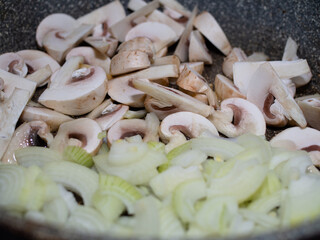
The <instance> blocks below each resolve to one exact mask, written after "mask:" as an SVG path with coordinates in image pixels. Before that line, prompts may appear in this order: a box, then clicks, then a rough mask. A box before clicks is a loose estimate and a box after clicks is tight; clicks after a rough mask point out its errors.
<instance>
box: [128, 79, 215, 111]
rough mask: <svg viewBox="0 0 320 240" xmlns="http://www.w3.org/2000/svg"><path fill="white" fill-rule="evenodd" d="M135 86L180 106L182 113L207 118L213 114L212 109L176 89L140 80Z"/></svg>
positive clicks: (137, 80) (135, 81)
mask: <svg viewBox="0 0 320 240" xmlns="http://www.w3.org/2000/svg"><path fill="white" fill-rule="evenodd" d="M132 83H133V86H134V87H135V88H137V89H138V90H140V91H143V92H145V93H146V94H148V95H150V96H152V97H154V98H156V99H158V100H160V101H164V102H166V103H170V104H172V105H176V106H179V108H180V109H181V110H182V111H190V112H194V113H198V114H200V115H203V116H205V117H207V116H208V115H209V114H210V112H211V107H210V106H208V105H206V104H204V103H202V102H200V101H199V100H197V99H194V98H192V97H190V96H189V95H187V94H185V93H183V92H181V91H179V90H176V89H174V88H169V87H165V86H162V85H159V84H157V83H151V82H146V81H142V80H139V79H136V80H133V81H132Z"/></svg>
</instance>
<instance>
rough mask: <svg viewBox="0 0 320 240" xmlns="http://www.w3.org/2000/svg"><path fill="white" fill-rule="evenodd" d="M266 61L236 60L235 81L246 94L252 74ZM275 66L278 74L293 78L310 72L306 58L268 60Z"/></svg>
mask: <svg viewBox="0 0 320 240" xmlns="http://www.w3.org/2000/svg"><path fill="white" fill-rule="evenodd" d="M264 63H266V62H236V63H234V65H233V81H234V84H235V85H236V86H237V87H238V88H239V90H240V92H242V93H243V94H244V95H246V94H247V88H248V85H249V81H250V79H251V78H252V75H253V74H254V73H255V72H256V71H257V69H258V68H259V67H260V65H261V64H264ZM268 63H270V64H271V66H272V67H273V68H274V70H275V72H276V73H277V75H278V76H279V77H280V78H281V79H283V78H292V77H295V76H300V75H302V74H305V73H308V72H310V68H309V65H308V63H307V61H306V60H304V59H300V60H296V61H268Z"/></svg>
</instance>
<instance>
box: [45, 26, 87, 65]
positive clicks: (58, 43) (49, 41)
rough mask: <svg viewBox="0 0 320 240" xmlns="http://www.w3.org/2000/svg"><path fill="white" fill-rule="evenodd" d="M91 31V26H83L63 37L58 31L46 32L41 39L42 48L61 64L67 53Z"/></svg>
mask: <svg viewBox="0 0 320 240" xmlns="http://www.w3.org/2000/svg"><path fill="white" fill-rule="evenodd" d="M92 29H93V25H85V24H83V25H80V26H79V27H77V28H75V29H73V30H72V31H71V32H70V33H68V34H65V35H63V36H62V35H60V34H59V32H58V31H51V32H48V33H47V34H46V35H45V36H44V38H43V46H44V48H45V49H46V51H47V52H48V54H49V55H50V56H51V57H53V58H54V59H55V60H57V61H58V62H62V60H63V59H64V58H65V56H66V54H67V52H68V51H69V50H70V49H71V48H73V47H74V46H76V45H78V44H79V43H80V42H81V41H82V40H83V39H84V38H86V37H87V36H88V35H89V34H90V33H91V31H92Z"/></svg>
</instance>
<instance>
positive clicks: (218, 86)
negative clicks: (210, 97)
mask: <svg viewBox="0 0 320 240" xmlns="http://www.w3.org/2000/svg"><path fill="white" fill-rule="evenodd" d="M214 90H215V93H216V94H217V96H218V98H219V99H221V100H224V99H227V98H243V99H246V96H245V95H243V94H242V93H241V92H240V91H239V89H238V88H237V87H236V86H235V85H234V84H233V82H232V81H231V80H230V79H229V78H227V77H225V76H223V75H221V74H217V75H216V78H215V80H214Z"/></svg>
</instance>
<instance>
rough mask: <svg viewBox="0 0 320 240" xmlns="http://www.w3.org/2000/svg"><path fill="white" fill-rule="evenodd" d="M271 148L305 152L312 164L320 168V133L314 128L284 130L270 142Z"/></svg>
mask: <svg viewBox="0 0 320 240" xmlns="http://www.w3.org/2000/svg"><path fill="white" fill-rule="evenodd" d="M270 143H271V146H273V147H280V148H286V149H288V150H305V151H307V152H308V153H309V155H310V157H311V160H312V163H313V164H314V165H316V166H318V167H319V166H320V131H319V130H316V129H313V128H309V127H307V128H304V129H301V128H299V127H291V128H287V129H285V130H283V131H282V132H280V133H279V134H277V135H276V136H275V137H273V138H272V139H271V141H270Z"/></svg>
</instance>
